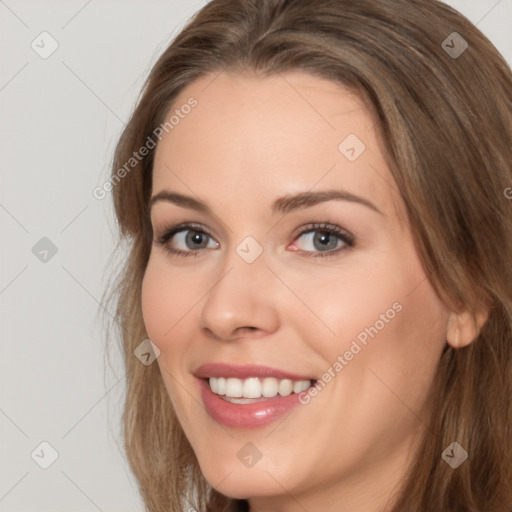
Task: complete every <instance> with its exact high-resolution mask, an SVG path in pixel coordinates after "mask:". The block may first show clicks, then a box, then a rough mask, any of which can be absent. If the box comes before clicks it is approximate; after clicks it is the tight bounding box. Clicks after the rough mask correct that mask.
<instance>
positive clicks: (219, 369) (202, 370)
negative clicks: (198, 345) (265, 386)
mask: <svg viewBox="0 0 512 512" xmlns="http://www.w3.org/2000/svg"><path fill="white" fill-rule="evenodd" d="M193 373H194V375H195V376H196V377H198V378H200V379H205V378H207V377H227V378H229V377H235V378H237V379H247V378H249V377H261V378H264V377H274V378H276V379H291V380H313V381H315V380H317V379H316V377H312V376H311V375H298V374H296V373H291V372H287V371H285V370H279V369H278V368H272V367H270V366H263V365H253V364H243V365H235V364H229V363H206V364H202V365H201V366H199V368H197V369H196V371H195V372H193Z"/></svg>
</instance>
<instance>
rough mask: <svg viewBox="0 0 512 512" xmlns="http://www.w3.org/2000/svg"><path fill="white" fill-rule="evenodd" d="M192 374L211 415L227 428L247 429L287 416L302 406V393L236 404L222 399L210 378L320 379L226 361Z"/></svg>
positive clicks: (199, 369)
mask: <svg viewBox="0 0 512 512" xmlns="http://www.w3.org/2000/svg"><path fill="white" fill-rule="evenodd" d="M193 373H194V375H195V376H196V377H197V378H198V384H199V387H200V392H201V398H202V400H203V403H204V405H205V408H206V411H207V412H208V414H209V415H210V416H211V417H212V418H213V419H214V420H215V421H217V422H218V423H220V424H222V425H225V426H226V427H234V428H247V429H252V428H258V427H263V426H265V425H268V424H269V423H272V422H273V421H276V420H277V419H278V418H280V417H281V416H284V415H285V414H286V413H288V412H289V411H291V410H292V409H293V408H294V407H297V406H298V405H300V403H301V402H300V401H299V396H300V393H292V394H291V395H288V396H279V395H276V396H275V397H273V398H268V399H267V400H265V401H262V402H255V403H252V404H233V403H231V402H227V401H226V400H223V399H222V398H221V397H220V396H219V395H217V394H215V393H214V392H213V391H212V390H211V389H210V386H209V384H208V381H207V378H208V377H226V378H229V377H235V378H237V379H247V378H249V377H260V378H265V377H274V378H276V379H291V380H313V381H316V380H317V378H316V377H313V376H311V375H306V376H304V375H297V374H295V373H291V372H286V371H283V370H278V369H276V368H271V367H269V366H261V365H232V364H227V363H208V364H203V365H201V366H200V367H199V368H198V369H197V370H196V371H195V372H193Z"/></svg>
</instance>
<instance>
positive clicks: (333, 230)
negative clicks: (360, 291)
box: [155, 223, 356, 258]
mask: <svg viewBox="0 0 512 512" xmlns="http://www.w3.org/2000/svg"><path fill="white" fill-rule="evenodd" d="M181 231H194V232H196V233H200V234H205V235H207V236H208V237H210V238H213V237H212V235H211V234H210V233H208V230H206V229H204V228H203V227H202V226H200V225H199V224H193V223H185V224H178V225H175V226H170V227H168V228H166V229H165V230H164V233H163V234H162V235H161V236H160V237H158V238H156V239H155V243H156V244H157V245H159V246H162V247H163V248H164V249H165V251H167V252H168V253H170V254H171V255H173V256H178V257H189V256H191V257H195V258H197V257H198V256H199V255H200V253H201V252H202V251H203V250H205V249H206V248H203V249H198V250H189V251H182V250H181V249H171V248H170V247H169V246H168V245H167V243H168V242H169V240H170V239H171V238H172V237H173V236H174V235H175V234H177V233H180V232H181ZM314 231H319V232H321V233H324V234H329V235H336V237H337V238H338V239H340V240H341V241H342V242H343V243H344V244H345V247H342V248H340V249H334V250H330V251H316V252H315V251H302V250H297V251H296V252H300V253H302V254H303V255H305V257H306V258H329V257H332V256H335V255H337V254H339V253H341V252H343V251H347V250H350V249H352V248H353V247H354V246H355V240H356V239H355V237H354V236H353V235H352V234H350V233H349V232H348V231H345V230H343V229H341V228H340V227H338V226H336V225H334V224H329V223H320V224H317V223H313V224H309V225H307V226H305V227H304V229H303V230H302V231H300V232H299V233H298V234H297V236H296V237H295V238H294V241H295V240H297V239H299V238H300V237H301V236H303V235H305V234H308V233H311V232H314Z"/></svg>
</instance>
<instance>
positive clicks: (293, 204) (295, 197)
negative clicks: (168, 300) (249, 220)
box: [149, 190, 384, 215]
mask: <svg viewBox="0 0 512 512" xmlns="http://www.w3.org/2000/svg"><path fill="white" fill-rule="evenodd" d="M333 200H338V201H349V202H352V203H357V204H361V205H363V206H366V207H368V208H370V209H371V210H373V211H375V212H377V213H379V214H380V215H384V214H383V213H382V212H381V211H380V210H379V209H378V208H377V207H376V206H375V205H374V204H373V203H372V202H370V201H368V200H367V199H364V198H363V197H359V196H356V195H354V194H351V193H350V192H347V191H345V190H322V191H318V192H299V193H297V194H288V195H285V196H283V197H279V198H278V199H276V200H275V201H274V202H273V203H272V207H271V209H272V213H273V214H274V215H277V214H288V213H290V212H293V211H296V210H303V209H305V208H309V207H311V206H314V205H316V204H319V203H324V202H326V201H333ZM161 201H165V202H169V203H173V204H175V205H177V206H181V207H182V208H189V209H191V210H195V211H197V212H201V213H208V214H212V215H213V211H212V209H211V208H210V207H209V206H208V205H207V204H206V203H203V202H202V201H200V200H199V199H195V198H194V197H191V196H186V195H183V194H178V193H177V192H171V191H170V190H162V191H161V192H159V193H158V194H156V195H154V196H153V197H152V198H151V199H150V201H149V209H150V210H151V208H152V207H153V205H154V204H156V203H158V202H161Z"/></svg>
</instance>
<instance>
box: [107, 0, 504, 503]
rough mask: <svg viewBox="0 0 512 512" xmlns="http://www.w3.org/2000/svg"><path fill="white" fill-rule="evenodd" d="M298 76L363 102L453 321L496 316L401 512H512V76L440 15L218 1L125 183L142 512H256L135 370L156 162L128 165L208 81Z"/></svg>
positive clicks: (460, 378)
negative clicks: (458, 458)
mask: <svg viewBox="0 0 512 512" xmlns="http://www.w3.org/2000/svg"><path fill="white" fill-rule="evenodd" d="M454 33H456V34H454ZM466 45H467V47H466ZM288 70H290V71H291V70H303V71H306V72H309V73H311V74H314V75H316V76H319V77H323V78H328V79H331V80H333V81H336V82H339V83H341V84H343V85H345V86H347V87H349V88H350V89H351V90H353V91H354V92H355V93H356V94H358V95H359V97H361V98H362V99H363V100H364V101H365V103H366V104H367V105H368V108H369V109H370V111H371V112H372V114H373V115H374V116H375V119H376V121H377V125H376V126H377V129H378V133H379V137H381V140H382V143H383V147H384V148H385V150H386V159H387V162H388V165H389V168H390V170H391V173H392V175H393V177H394V180H395V182H396V187H397V189H398V191H399V192H400V194H401V197H402V198H403V201H404V204H405V206H406V211H407V216H408V221H409V223H410V226H411V230H412V235H413V238H414V242H415V245H416V248H417V251H418V254H419V256H420V258H421V261H422V263H423V265H424V268H425V269H426V271H427V272H428V278H429V281H430V282H431V284H432V286H433V287H434V289H435V290H436V292H437V294H438V295H439V297H440V298H441V299H442V300H443V301H444V302H445V303H446V304H447V305H450V306H451V307H452V308H453V309H456V310H458V309H459V308H466V309H468V310H469V311H470V312H471V313H474V315H475V318H476V313H477V312H478V311H480V310H481V309H482V307H486V308H488V311H489V316H488V319H487V321H486V323H485V324H484V325H483V327H482V328H481V330H480V332H479V334H478V336H477V338H476V339H475V340H474V341H473V342H472V343H471V344H469V345H468V346H466V347H464V348H459V349H454V348H452V347H451V346H449V345H447V346H446V349H445V351H444V352H443V355H442V357H441V360H440V362H439V367H438V372H437V375H436V378H435V381H434V389H432V396H433V397H434V398H433V409H432V420H431V423H430V425H429V433H427V435H426V436H425V438H424V440H423V444H422V445H421V448H420V450H419V452H418V453H417V454H415V458H414V459H413V463H412V465H411V467H410V469H409V471H408V472H407V475H408V478H407V480H406V481H405V482H404V483H403V487H402V488H401V489H400V490H399V492H398V493H397V494H396V496H395V497H394V499H395V502H394V503H393V504H392V508H391V509H390V510H392V512H404V511H407V512H409V511H414V512H432V511H436V512H455V511H457V512H463V511H464V512H483V511H493V512H510V510H511V509H512V485H511V482H512V468H511V466H512V437H511V424H512V410H511V409H512V408H511V397H512V363H511V361H512V357H511V356H512V263H511V262H512V200H510V198H511V197H512V189H511V188H510V187H512V73H511V70H510V68H509V66H508V65H507V63H506V61H505V60H504V59H503V57H502V56H501V55H500V54H499V52H498V51H497V50H496V48H495V47H494V46H493V45H492V43H491V42H490V41H489V40H488V39H487V38H486V37H485V36H484V35H483V34H482V33H481V32H480V31H479V30H478V29H477V28H476V27H475V26H474V25H473V24H472V23H471V22H470V21H469V20H468V19H466V18H465V17H464V16H462V15H461V14H460V13H458V12H457V11H455V10H454V9H452V8H451V7H449V6H447V5H445V4H443V3H441V2H439V1H437V0H358V1H353V0H315V1H311V0H213V1H211V2H209V3H208V4H207V5H205V6H204V7H203V8H202V9H201V10H200V11H198V12H197V13H196V14H195V15H194V16H193V18H192V19H191V20H190V21H189V23H188V24H187V25H186V26H185V27H184V28H183V29H182V30H181V32H180V33H179V34H178V35H177V37H175V39H174V40H173V41H172V43H171V44H170V46H169V47H168V48H167V49H166V50H165V51H164V52H163V54H162V55H161V57H160V58H159V59H158V61H157V62H156V64H155V65H154V66H153V68H152V70H151V72H150V74H149V76H148V78H147V81H146V83H145V86H144V88H143V91H142V93H141V96H140V97H139V100H138V103H137V106H136V108H135V110H134V112H133V114H132V116H131V119H130V120H129V122H128V124H127V126H126V128H125V129H124V131H123V133H122V135H121V137H120V140H119V143H118V145H117V148H116V151H115V156H114V161H113V166H112V183H111V184H112V187H111V188H112V194H113V202H114V207H115V213H116V217H117V222H118V224H119V228H120V235H121V237H120V239H121V240H122V241H126V242H127V243H128V247H129V254H128V258H127V259H126V261H125V264H124V266H123V268H121V269H120V271H119V274H118V276H117V280H116V283H115V285H114V286H112V288H111V290H110V294H109V296H108V297H107V300H108V301H113V302H114V303H115V308H116V309H115V316H116V321H117V322H118V324H119V326H120V331H121V332H120V338H121V342H122V350H123V354H124V363H125V367H126V379H127V390H126V401H125V408H124V415H123V432H124V438H125V449H126V452H127V456H128V460H129V463H130V465H131V468H132V470H133V473H134V475H135V477H136V478H137V481H138V484H139V488H140V492H141V495H142V497H143V500H144V502H145V504H146V506H147V510H149V511H150V512H177V511H182V510H187V509H188V507H189V506H191V505H193V506H194V507H195V509H196V510H197V511H199V512H206V511H209V512H220V511H228V510H248V502H247V501H246V500H233V499H230V498H227V497H225V496H222V495H221V494H220V493H218V492H217V491H216V490H215V489H212V488H211V487H210V486H209V484H208V483H207V482H206V480H205V479H204V477H203V476H202V474H201V472H200V469H199V466H198V463H197V459H196V457H195V454H194V453H193V451H192V449H191V446H190V444H189V443H188V441H187V439H186V437H185V435H184V432H183V430H182V428H181V426H180V424H179V423H178V421H177V419H176V416H175V413H174V411H173V409H172V405H171V402H170V400H169V397H168V395H167V391H166V389H165V387H164V385H163V380H162V377H161V375H160V372H159V368H158V365H157V364H152V365H150V366H145V365H143V364H141V363H140V361H139V360H137V358H136V357H134V354H133V352H134V349H135V348H136V347H137V346H138V345H139V344H140V343H141V341H142V340H144V339H145V338H147V333H146V331H145V328H144V323H143V318H142V312H141V283H142V278H143V276H144V272H145V268H146V265H147V262H148V257H149V254H150V249H151V242H152V228H151V223H150V222H149V216H148V209H147V204H148V199H149V196H150V194H151V183H152V165H153V155H154V149H151V150H149V154H147V156H145V157H144V158H142V159H140V160H137V162H136V163H135V164H134V165H131V166H130V167H129V168H127V167H126V162H128V161H129V159H130V157H132V155H133V153H134V152H137V151H138V150H139V148H141V147H142V146H144V145H145V144H147V141H148V137H152V138H153V139H154V130H155V129H156V128H157V127H158V126H159V125H161V123H163V122H164V121H165V116H166V115H167V113H168V111H169V109H170V108H171V106H173V102H174V100H175V98H176V96H177V95H178V94H179V93H180V92H181V91H182V90H183V89H184V88H185V87H186V86H187V85H189V84H190V83H191V82H192V81H194V80H195V79H197V78H199V77H203V76H205V75H206V74H211V76H212V78H213V77H214V76H215V74H216V73H219V72H222V71H234V72H238V71H240V72H252V73H255V74H257V75H260V76H266V75H267V76H268V75H272V74H277V73H281V72H285V71H288ZM132 163H134V162H132ZM123 166H125V167H124V168H125V172H124V173H123V172H121V173H120V169H121V168H123ZM454 441H457V442H458V443H459V444H460V445H461V446H462V447H463V448H464V449H465V450H466V451H467V452H468V454H469V458H468V460H467V461H466V462H465V463H464V464H462V465H461V466H460V467H459V468H457V469H456V470H454V469H452V468H451V467H450V466H449V465H448V464H447V463H446V462H445V461H444V460H443V459H442V457H441V455H442V453H443V451H444V450H445V449H446V448H447V447H448V446H449V445H450V444H451V443H452V442H454Z"/></svg>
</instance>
